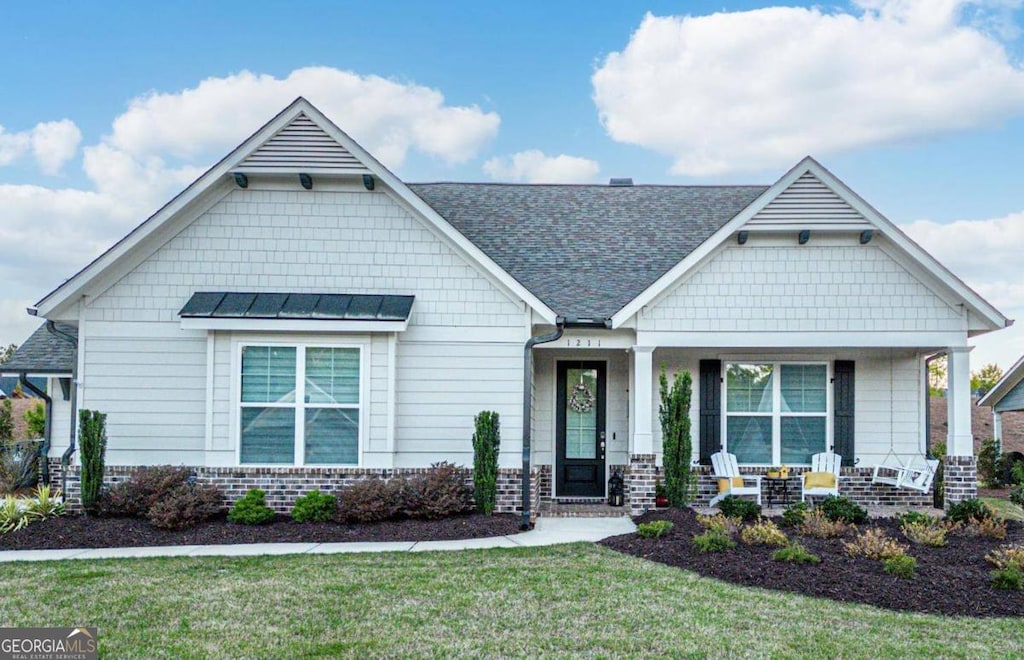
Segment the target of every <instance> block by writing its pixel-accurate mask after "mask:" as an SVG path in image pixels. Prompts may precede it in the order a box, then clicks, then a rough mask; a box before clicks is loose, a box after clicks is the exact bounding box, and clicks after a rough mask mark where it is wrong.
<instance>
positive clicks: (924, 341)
mask: <svg viewBox="0 0 1024 660" xmlns="http://www.w3.org/2000/svg"><path fill="white" fill-rule="evenodd" d="M637 343H641V344H648V345H654V346H658V347H659V348H765V349H768V348H794V349H796V348H929V347H935V348H936V349H938V348H941V347H948V346H956V345H966V343H967V336H966V334H965V333H963V332H841V331H840V332H826V331H821V332H818V331H815V332H645V331H639V332H637Z"/></svg>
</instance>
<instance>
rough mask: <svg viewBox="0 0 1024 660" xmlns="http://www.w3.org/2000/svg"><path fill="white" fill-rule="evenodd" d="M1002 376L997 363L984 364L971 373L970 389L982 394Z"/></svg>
mask: <svg viewBox="0 0 1024 660" xmlns="http://www.w3.org/2000/svg"><path fill="white" fill-rule="evenodd" d="M1002 377H1003V370H1002V369H1000V368H999V365H998V364H991V363H990V364H986V365H985V366H984V367H982V368H981V369H979V370H978V371H974V372H972V373H971V391H972V392H979V393H980V394H981V395H982V396H984V394H985V393H986V392H988V391H989V390H991V389H992V388H993V387H995V384H996V383H997V382H998V381H999V379H1000V378H1002Z"/></svg>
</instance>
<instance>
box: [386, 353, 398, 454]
mask: <svg viewBox="0 0 1024 660" xmlns="http://www.w3.org/2000/svg"><path fill="white" fill-rule="evenodd" d="M397 361H398V333H392V334H390V335H388V390H387V391H388V393H387V397H388V415H387V438H386V441H385V448H386V450H387V452H388V453H389V454H391V456H392V460H394V459H393V457H394V453H395V420H396V416H397V408H398V400H397V396H396V393H395V390H396V383H397V380H398V364H397Z"/></svg>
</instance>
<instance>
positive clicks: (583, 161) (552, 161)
mask: <svg viewBox="0 0 1024 660" xmlns="http://www.w3.org/2000/svg"><path fill="white" fill-rule="evenodd" d="M600 170H601V167H600V166H599V165H598V164H597V161H593V160H590V159H589V158H580V157H578V156H566V155H565V154H559V155H558V156H547V155H545V154H544V152H542V151H540V150H538V149H531V150H528V151H520V152H519V153H515V154H512V155H511V156H497V157H494V158H491V159H490V160H488V161H487V162H486V163H484V172H486V173H487V174H488V175H489V176H490V177H491V178H492V179H496V180H503V181H523V182H526V183H587V182H590V181H593V180H594V177H596V176H597V173H598V172H599V171H600Z"/></svg>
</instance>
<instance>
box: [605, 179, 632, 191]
mask: <svg viewBox="0 0 1024 660" xmlns="http://www.w3.org/2000/svg"><path fill="white" fill-rule="evenodd" d="M608 185H609V186H614V187H616V188H625V187H628V186H632V185H633V179H632V178H631V177H624V178H621V179H618V178H615V177H612V178H611V179H608Z"/></svg>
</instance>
